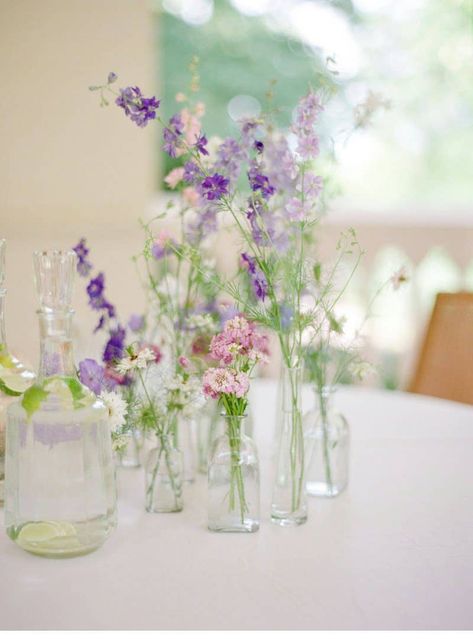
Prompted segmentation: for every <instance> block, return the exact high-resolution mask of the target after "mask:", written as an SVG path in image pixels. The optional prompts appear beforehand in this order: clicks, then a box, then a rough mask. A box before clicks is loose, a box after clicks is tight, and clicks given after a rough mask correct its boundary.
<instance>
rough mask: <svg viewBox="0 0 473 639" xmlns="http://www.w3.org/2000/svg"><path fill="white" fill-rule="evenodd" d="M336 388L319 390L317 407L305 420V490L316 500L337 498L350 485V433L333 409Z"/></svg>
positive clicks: (317, 391) (317, 392)
mask: <svg viewBox="0 0 473 639" xmlns="http://www.w3.org/2000/svg"><path fill="white" fill-rule="evenodd" d="M333 393H334V389H333V388H330V387H324V388H321V389H320V390H316V407H315V408H314V409H313V410H311V411H309V412H308V413H307V414H306V415H305V417H304V432H305V441H306V454H307V470H306V488H307V493H308V494H309V495H312V496H315V497H336V496H337V495H339V494H340V493H341V492H342V491H343V490H344V489H345V488H346V487H347V484H348V467H349V455H350V431H349V427H348V422H347V420H346V419H345V417H344V416H343V415H341V414H340V413H338V412H336V411H335V410H334V409H333Z"/></svg>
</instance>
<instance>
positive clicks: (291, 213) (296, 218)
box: [284, 197, 309, 222]
mask: <svg viewBox="0 0 473 639" xmlns="http://www.w3.org/2000/svg"><path fill="white" fill-rule="evenodd" d="M284 210H285V211H286V213H287V215H288V217H289V219H290V220H291V221H293V222H302V221H303V220H304V218H306V217H307V215H308V214H309V210H308V207H307V204H306V203H305V202H302V200H299V199H298V198H297V197H293V198H291V199H290V200H289V202H288V203H287V204H286V207H285V209H284Z"/></svg>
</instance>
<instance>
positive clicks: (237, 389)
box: [233, 373, 250, 397]
mask: <svg viewBox="0 0 473 639" xmlns="http://www.w3.org/2000/svg"><path fill="white" fill-rule="evenodd" d="M249 390H250V380H249V379H248V375H246V374H245V373H237V374H236V375H235V379H234V382H233V392H234V394H235V395H236V396H237V397H244V396H245V395H246V394H247V392H248V391H249Z"/></svg>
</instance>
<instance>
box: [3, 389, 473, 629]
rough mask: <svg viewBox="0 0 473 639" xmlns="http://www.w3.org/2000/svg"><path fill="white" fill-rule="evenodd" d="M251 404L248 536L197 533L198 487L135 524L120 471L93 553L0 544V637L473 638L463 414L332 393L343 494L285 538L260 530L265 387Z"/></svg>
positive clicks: (470, 496) (273, 529)
mask: <svg viewBox="0 0 473 639" xmlns="http://www.w3.org/2000/svg"><path fill="white" fill-rule="evenodd" d="M306 399H308V398H306ZM253 402H254V414H255V418H256V419H255V422H256V429H257V441H258V443H259V445H260V456H261V466H262V478H263V486H262V525H261V529H260V531H259V532H258V533H256V534H248V535H242V534H240V535H235V534H234V535H232V534H218V533H210V532H208V531H207V529H206V480H205V477H202V476H200V477H199V479H198V481H197V482H196V484H194V485H193V486H191V487H189V488H188V489H187V490H186V493H185V508H184V511H183V512H182V513H179V514H169V515H151V514H147V513H145V512H144V508H143V474H142V471H141V470H121V471H120V473H119V492H120V499H119V526H118V529H117V531H116V532H115V533H114V535H113V536H112V537H111V538H110V539H109V541H108V542H107V543H106V544H105V545H104V546H103V548H101V549H99V550H98V551H97V552H95V553H93V554H91V555H87V556H85V557H79V558H75V559H65V560H50V559H43V558H40V557H35V556H33V555H29V554H27V553H25V552H24V551H22V550H21V549H20V548H18V547H17V546H16V545H15V544H14V543H12V542H11V541H10V540H9V539H8V538H7V536H6V535H5V534H3V535H0V628H2V629H91V628H92V629H93V628H96V629H120V628H122V629H442V628H457V629H471V628H473V606H472V601H471V596H472V592H473V408H471V407H467V406H463V405H460V404H454V403H449V402H445V401H442V400H435V399H431V398H423V397H416V396H408V395H404V394H401V393H388V392H383V391H373V390H365V389H344V390H340V391H339V392H338V397H337V404H338V406H339V408H340V409H341V410H342V411H343V412H344V413H345V415H346V417H347V418H348V420H349V422H350V425H351V428H352V467H351V471H352V472H351V480H350V485H349V488H348V490H347V491H346V493H344V494H343V495H341V496H340V497H338V498H337V499H334V500H321V499H316V498H311V499H310V511H309V522H308V523H307V524H306V525H304V526H300V527H299V528H296V529H283V528H280V527H278V526H275V525H272V524H271V523H270V522H269V518H268V515H269V502H270V484H271V465H270V455H269V453H268V452H266V451H268V450H269V448H270V447H269V444H268V443H269V442H271V431H272V428H273V423H274V409H275V388H274V384H273V383H272V382H259V383H258V384H257V385H256V387H255V389H254V393H253Z"/></svg>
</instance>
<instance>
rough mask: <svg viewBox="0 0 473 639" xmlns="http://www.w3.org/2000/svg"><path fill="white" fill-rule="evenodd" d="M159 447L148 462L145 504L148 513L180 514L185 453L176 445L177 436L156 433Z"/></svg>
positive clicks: (149, 455) (167, 433)
mask: <svg viewBox="0 0 473 639" xmlns="http://www.w3.org/2000/svg"><path fill="white" fill-rule="evenodd" d="M156 441H157V446H156V447H155V448H152V449H151V450H150V451H149V453H148V458H147V462H146V469H145V470H146V492H145V506H146V510H147V512H149V513H177V512H180V511H181V510H182V508H183V500H182V481H183V456H182V453H181V451H180V450H179V449H178V448H176V447H175V446H174V436H173V434H172V433H170V432H166V433H163V434H160V435H157V436H156Z"/></svg>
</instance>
